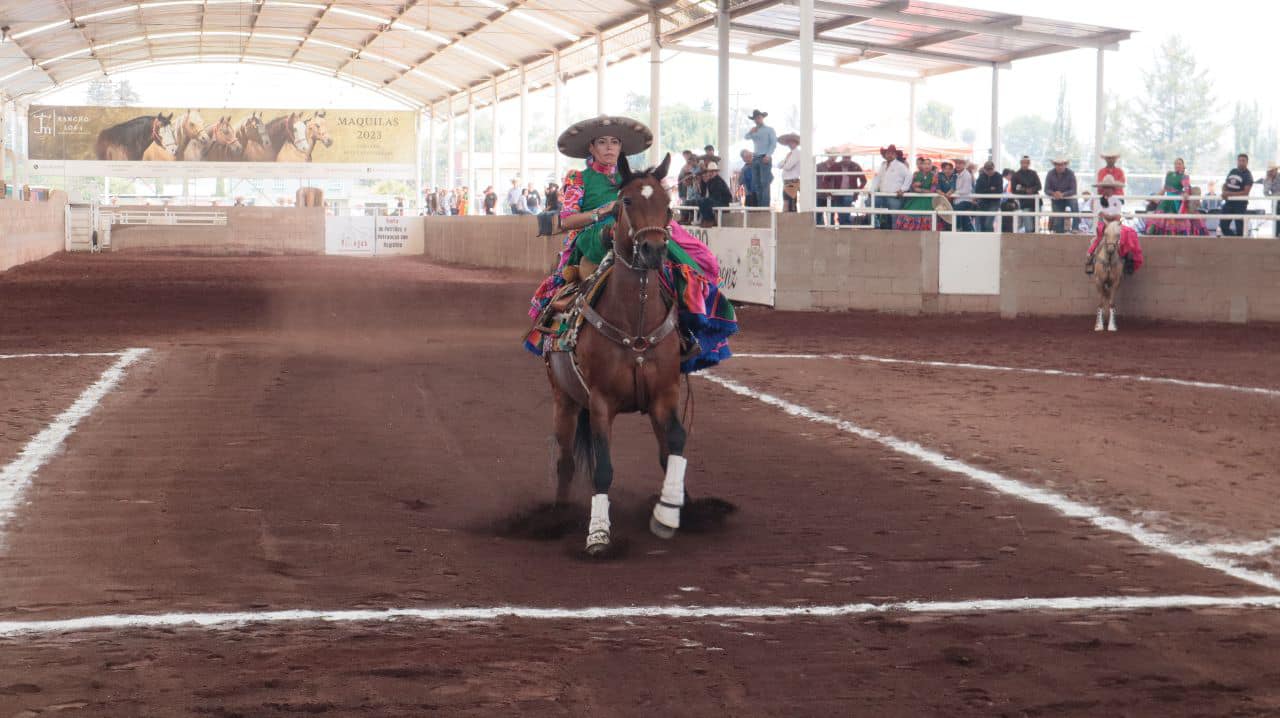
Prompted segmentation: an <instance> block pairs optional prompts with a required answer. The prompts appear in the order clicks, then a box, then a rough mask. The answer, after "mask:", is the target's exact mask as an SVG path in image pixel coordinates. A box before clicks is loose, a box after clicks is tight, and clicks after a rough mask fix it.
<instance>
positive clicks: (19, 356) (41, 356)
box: [0, 352, 125, 359]
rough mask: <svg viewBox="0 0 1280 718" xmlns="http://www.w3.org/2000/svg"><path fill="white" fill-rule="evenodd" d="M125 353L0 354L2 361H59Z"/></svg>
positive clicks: (119, 355)
mask: <svg viewBox="0 0 1280 718" xmlns="http://www.w3.org/2000/svg"><path fill="white" fill-rule="evenodd" d="M124 355H125V352H29V353H27V354H0V359H59V358H63V357H68V358H73V359H75V358H79V357H122V356H124Z"/></svg>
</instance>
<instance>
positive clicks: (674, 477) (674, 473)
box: [653, 454, 689, 529]
mask: <svg viewBox="0 0 1280 718" xmlns="http://www.w3.org/2000/svg"><path fill="white" fill-rule="evenodd" d="M688 466H689V462H688V460H687V459H685V458H684V457H683V456H677V455H675V454H672V455H670V456H668V457H667V476H666V478H665V479H663V480H662V494H661V495H660V496H659V497H658V504H657V505H656V506H654V507H653V517H654V518H655V519H657V520H658V521H660V522H661V523H662V524H663V525H664V526H669V527H671V528H673V529H674V528H680V507H681V506H683V505H684V470H685V469H686V468H687V467H688Z"/></svg>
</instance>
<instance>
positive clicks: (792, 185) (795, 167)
mask: <svg viewBox="0 0 1280 718" xmlns="http://www.w3.org/2000/svg"><path fill="white" fill-rule="evenodd" d="M778 144H780V145H786V146H787V147H790V148H791V151H790V152H788V153H787V156H786V157H785V158H783V160H782V163H781V164H779V165H778V169H779V170H780V171H781V172H782V211H783V212H794V211H796V201H797V200H798V199H800V152H799V147H800V135H797V134H796V133H794V132H788V133H787V134H785V135H783V136H781V137H779V138H778Z"/></svg>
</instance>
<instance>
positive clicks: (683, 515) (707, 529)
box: [644, 494, 738, 536]
mask: <svg viewBox="0 0 1280 718" xmlns="http://www.w3.org/2000/svg"><path fill="white" fill-rule="evenodd" d="M657 500H658V496H657V495H656V494H655V495H653V496H650V497H649V503H648V504H646V506H647V507H652V506H653V504H654V503H655V502H656V501H657ZM737 511H738V507H737V506H736V505H735V504H733V503H732V502H730V501H725V500H724V499H720V498H716V497H714V496H704V497H702V498H700V499H686V500H685V504H684V508H682V509H680V528H679V530H678V531H677V532H676V535H677V536H678V535H679V534H682V533H685V534H703V533H711V532H713V531H719V530H721V529H723V528H724V527H725V522H726V521H728V519H729V517H730V516H732V515H733V514H735V513H737ZM650 518H651V509H650V510H646V511H645V514H644V522H645V525H648V524H649V521H650Z"/></svg>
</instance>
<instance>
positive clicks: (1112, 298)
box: [1107, 278, 1120, 332]
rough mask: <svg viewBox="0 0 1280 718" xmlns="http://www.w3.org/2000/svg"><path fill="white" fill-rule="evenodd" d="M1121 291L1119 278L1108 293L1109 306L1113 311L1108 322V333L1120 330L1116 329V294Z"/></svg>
mask: <svg viewBox="0 0 1280 718" xmlns="http://www.w3.org/2000/svg"><path fill="white" fill-rule="evenodd" d="M1118 289H1120V280H1119V278H1117V279H1116V280H1115V281H1114V282H1113V283H1112V284H1111V291H1110V292H1108V293H1107V306H1108V307H1110V309H1111V316H1110V318H1109V319H1108V320H1107V331H1109V332H1114V331H1117V330H1118V327H1116V292H1117V290H1118Z"/></svg>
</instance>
